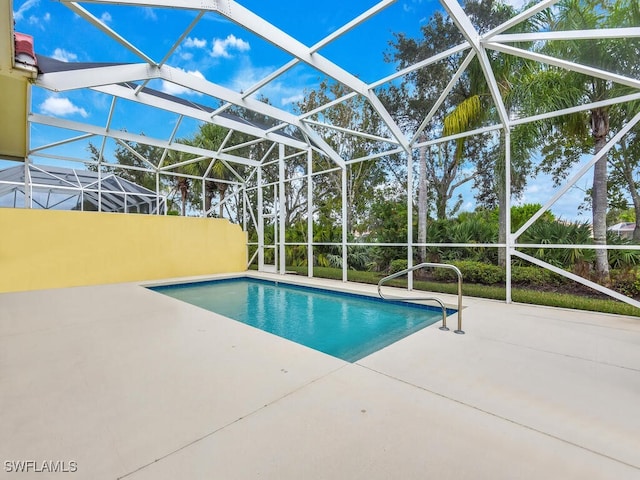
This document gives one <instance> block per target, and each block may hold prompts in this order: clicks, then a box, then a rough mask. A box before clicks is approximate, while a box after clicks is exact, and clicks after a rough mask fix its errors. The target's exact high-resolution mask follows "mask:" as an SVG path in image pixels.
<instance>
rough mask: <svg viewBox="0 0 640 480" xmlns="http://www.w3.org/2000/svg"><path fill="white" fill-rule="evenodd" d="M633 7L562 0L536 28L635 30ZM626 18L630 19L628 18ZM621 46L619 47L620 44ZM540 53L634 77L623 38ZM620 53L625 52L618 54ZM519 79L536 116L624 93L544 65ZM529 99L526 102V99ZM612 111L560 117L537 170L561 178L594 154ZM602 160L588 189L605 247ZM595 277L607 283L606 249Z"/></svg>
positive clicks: (563, 44) (623, 2) (568, 43)
mask: <svg viewBox="0 0 640 480" xmlns="http://www.w3.org/2000/svg"><path fill="white" fill-rule="evenodd" d="M637 12H638V4H637V3H636V2H633V1H629V0H617V1H609V2H603V1H601V0H561V1H560V2H559V3H558V4H556V6H555V8H554V9H553V10H548V11H547V12H546V13H545V14H544V15H543V16H541V17H540V23H541V29H543V30H551V31H563V30H589V29H598V28H607V27H621V26H636V25H637V23H636V24H635V25H633V24H631V25H629V24H628V23H629V22H630V21H631V22H633V21H634V20H632V19H633V18H634V17H635V19H636V20H635V21H637V19H638V13H637ZM630 19H631V20H630ZM623 45H624V46H623ZM541 50H542V51H543V52H544V53H547V54H550V55H552V56H555V57H557V58H562V59H564V60H568V61H572V62H576V63H579V64H583V65H589V66H594V67H596V68H600V69H603V70H606V71H610V72H619V73H626V74H629V71H630V70H631V73H632V74H633V73H636V74H637V68H638V67H637V52H636V53H635V54H633V53H632V51H631V50H630V49H629V44H628V43H625V42H624V40H608V39H599V40H593V41H587V40H575V39H570V40H563V41H557V42H548V43H547V44H545V45H543V46H542V47H541ZM621 52H625V53H621ZM630 61H631V62H633V63H635V64H636V65H635V66H634V67H631V66H630ZM523 73H524V75H521V76H520V77H519V82H518V83H519V85H518V88H520V89H522V91H523V92H524V95H523V97H522V98H521V100H523V102H522V107H523V111H525V112H526V113H527V114H535V113H540V112H544V111H548V110H551V109H561V108H566V107H570V106H574V105H578V104H580V103H590V102H597V101H601V100H606V99H609V98H613V97H616V96H618V95H619V94H620V93H623V92H624V90H625V89H623V88H621V87H619V86H617V85H615V84H614V83H612V82H610V81H607V80H604V79H602V78H595V77H589V76H586V75H583V74H580V73H576V72H573V71H569V70H562V69H559V68H556V67H550V66H544V65H529V71H528V72H523ZM527 98H528V99H529V101H526V99H527ZM616 108H617V107H615V106H612V107H595V108H592V109H591V110H589V111H588V112H585V113H577V114H574V115H571V116H566V117H560V118H558V119H556V120H555V121H554V122H553V123H552V124H551V125H549V126H548V127H545V128H544V129H541V132H540V133H541V136H542V135H544V137H545V138H546V142H547V146H546V147H545V148H544V149H543V154H544V160H543V164H542V168H543V169H546V170H547V171H552V172H554V173H556V178H559V177H561V175H562V173H561V172H563V171H566V170H567V167H568V166H570V165H571V164H572V163H574V162H576V161H578V160H579V158H580V155H581V154H583V153H585V152H587V151H589V150H591V152H592V153H593V154H594V155H597V154H598V153H599V152H600V151H601V150H602V148H603V147H604V146H605V144H606V142H607V138H608V135H609V132H610V130H611V118H612V117H611V115H612V111H615V110H616ZM608 161H609V159H608V158H607V157H606V156H605V157H603V158H601V159H600V160H599V161H597V162H596V164H595V165H594V170H593V186H592V188H591V192H590V194H591V210H592V228H593V238H594V244H595V245H598V246H603V245H606V244H607V224H606V215H607V204H608V188H607V163H608ZM595 270H596V276H597V279H598V280H599V281H600V282H601V283H602V284H604V285H609V283H610V278H609V261H608V255H607V250H605V249H597V250H596V254H595Z"/></svg>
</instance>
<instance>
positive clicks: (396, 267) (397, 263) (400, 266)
mask: <svg viewBox="0 0 640 480" xmlns="http://www.w3.org/2000/svg"><path fill="white" fill-rule="evenodd" d="M408 265H409V263H408V262H407V260H406V259H402V258H397V259H395V260H392V261H391V265H389V273H390V274H391V273H396V272H401V271H402V270H406V269H407V268H408Z"/></svg>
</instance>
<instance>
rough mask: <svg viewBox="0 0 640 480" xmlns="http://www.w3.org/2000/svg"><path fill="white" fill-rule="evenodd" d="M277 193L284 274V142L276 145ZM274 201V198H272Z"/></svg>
mask: <svg viewBox="0 0 640 480" xmlns="http://www.w3.org/2000/svg"><path fill="white" fill-rule="evenodd" d="M278 147H279V149H278V177H279V178H278V193H279V203H280V207H279V208H278V218H277V219H274V220H275V221H277V222H278V223H279V224H280V228H279V233H280V235H279V237H280V238H279V240H280V247H279V250H280V275H284V274H285V273H286V270H287V256H286V252H285V244H284V243H285V236H286V235H285V227H286V225H285V214H284V213H285V209H286V198H285V191H284V186H285V183H284V177H285V172H284V144H282V143H281V144H279V145H278ZM274 201H275V198H274Z"/></svg>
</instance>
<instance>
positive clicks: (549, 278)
mask: <svg viewBox="0 0 640 480" xmlns="http://www.w3.org/2000/svg"><path fill="white" fill-rule="evenodd" d="M511 282H512V283H513V284H514V285H530V286H536V287H543V286H549V285H563V284H566V283H567V282H568V280H567V279H566V278H565V277H563V276H561V275H558V274H557V273H553V272H552V271H550V270H546V269H544V268H540V267H536V266H526V265H525V266H518V265H514V266H513V267H511Z"/></svg>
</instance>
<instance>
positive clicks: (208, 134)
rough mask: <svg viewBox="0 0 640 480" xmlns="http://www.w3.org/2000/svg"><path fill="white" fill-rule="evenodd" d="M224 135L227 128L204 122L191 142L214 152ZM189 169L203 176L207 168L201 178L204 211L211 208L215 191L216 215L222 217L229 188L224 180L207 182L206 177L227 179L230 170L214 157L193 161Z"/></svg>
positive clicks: (222, 140)
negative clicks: (218, 196) (202, 182)
mask: <svg viewBox="0 0 640 480" xmlns="http://www.w3.org/2000/svg"><path fill="white" fill-rule="evenodd" d="M226 135H227V130H226V129H225V128H224V127H221V126H219V125H214V124H212V123H205V124H203V125H201V126H200V130H199V131H198V133H196V135H195V137H194V138H193V140H192V141H191V143H192V144H193V145H195V146H198V147H201V148H205V149H207V150H211V151H212V152H216V151H218V149H219V148H220V146H221V145H222V144H223V142H224V139H225V137H226ZM209 166H211V168H209ZM191 170H192V172H193V174H194V175H197V176H202V177H205V174H207V170H208V174H207V175H206V178H203V181H204V182H205V195H204V196H205V198H204V211H205V212H208V211H209V210H211V200H212V198H213V194H214V193H215V192H216V191H217V192H218V194H219V195H220V204H219V210H218V215H219V216H220V217H222V216H223V210H224V199H225V195H226V192H227V189H228V188H229V184H228V183H226V182H224V181H221V182H216V181H215V180H213V181H212V182H211V181H208V182H207V180H206V179H207V178H208V179H218V180H229V179H231V175H232V174H231V172H230V170H229V169H228V168H227V167H226V166H225V165H224V163H222V162H221V161H220V160H216V159H215V158H212V159H211V160H210V161H206V162H205V161H203V162H197V163H193V164H191Z"/></svg>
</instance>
